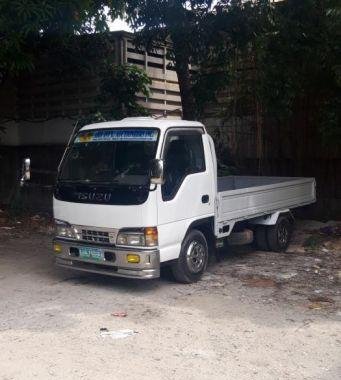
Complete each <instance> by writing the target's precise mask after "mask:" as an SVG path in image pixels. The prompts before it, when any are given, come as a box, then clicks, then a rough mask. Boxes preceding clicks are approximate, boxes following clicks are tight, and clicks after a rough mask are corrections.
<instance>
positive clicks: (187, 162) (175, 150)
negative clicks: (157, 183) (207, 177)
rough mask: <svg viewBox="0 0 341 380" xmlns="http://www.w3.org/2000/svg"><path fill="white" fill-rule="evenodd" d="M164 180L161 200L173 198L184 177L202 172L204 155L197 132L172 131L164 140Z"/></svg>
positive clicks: (200, 136) (199, 134) (203, 169)
mask: <svg viewBox="0 0 341 380" xmlns="http://www.w3.org/2000/svg"><path fill="white" fill-rule="evenodd" d="M163 158H164V162H165V169H164V179H165V183H164V184H163V185H162V187H161V192H162V199H163V200H164V201H168V200H171V199H173V198H174V197H175V195H176V193H177V192H178V190H179V188H180V186H181V184H182V182H183V181H184V179H185V178H186V176H188V175H190V174H194V173H199V172H204V171H205V170H206V167H205V155H204V148H203V143H202V135H201V133H200V132H199V131H174V132H170V133H168V135H167V138H166V145H165V150H164V157H163Z"/></svg>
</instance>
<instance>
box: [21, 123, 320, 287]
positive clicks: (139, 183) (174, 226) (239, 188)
mask: <svg viewBox="0 0 341 380" xmlns="http://www.w3.org/2000/svg"><path fill="white" fill-rule="evenodd" d="M71 140H72V141H71V142H70V143H69V145H68V147H67V149H66V151H65V154H64V156H63V159H62V161H61V164H60V167H59V171H58V178H57V183H56V186H55V191H54V198H53V212H54V218H55V223H56V236H55V238H54V242H53V248H54V253H55V256H56V264H57V265H59V266H62V267H65V268H70V269H76V270H79V271H86V272H95V273H100V274H105V275H111V276H120V277H130V278H140V279H151V278H157V277H159V276H160V266H162V265H170V266H171V269H172V272H173V274H174V277H175V279H176V280H177V281H179V282H183V283H191V282H194V281H197V280H199V279H200V277H201V276H202V274H203V273H204V271H205V269H206V267H207V263H208V258H209V255H210V254H212V253H213V252H214V250H215V248H216V246H217V245H219V244H221V242H222V241H223V240H224V239H227V240H230V243H233V242H234V243H240V242H245V243H250V242H251V241H252V240H253V239H255V242H256V244H257V245H258V247H259V248H260V249H262V250H274V251H282V250H285V249H286V248H287V246H288V243H289V239H290V235H291V231H292V216H291V213H290V210H291V209H292V208H294V207H299V206H303V205H307V204H309V203H312V202H314V201H315V180H314V179H313V178H281V177H250V176H227V177H221V178H218V177H217V160H216V154H215V149H214V143H213V140H212V138H211V137H210V136H209V135H208V134H207V132H206V130H205V127H204V125H203V124H201V123H199V122H194V121H184V120H170V119H159V120H156V119H153V118H144V117H143V118H142V117H138V118H126V119H123V120H121V121H114V122H104V123H97V124H91V125H87V126H84V127H83V128H81V129H80V130H79V131H78V132H77V133H76V134H75V135H74V136H73V138H72V139H71ZM26 163H27V162H26ZM25 170H26V176H27V178H28V177H29V168H27V166H26V169H25ZM24 179H25V173H24ZM236 237H237V238H236ZM241 237H242V238H243V239H241Z"/></svg>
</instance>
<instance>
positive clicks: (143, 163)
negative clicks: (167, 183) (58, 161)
mask: <svg viewBox="0 0 341 380" xmlns="http://www.w3.org/2000/svg"><path fill="white" fill-rule="evenodd" d="M157 138H158V131H157V130H156V129H147V128H144V129H142V128H138V129H137V128H134V129H127V128H125V129H105V130H95V131H82V132H80V133H79V134H78V135H77V136H76V138H75V140H74V144H73V145H72V147H71V148H70V149H69V151H68V152H67V155H66V158H65V160H64V163H63V165H62V168H61V172H60V175H59V181H64V182H77V183H106V184H117V185H131V186H146V185H148V184H149V169H150V162H151V160H152V159H153V158H155V153H156V147H157Z"/></svg>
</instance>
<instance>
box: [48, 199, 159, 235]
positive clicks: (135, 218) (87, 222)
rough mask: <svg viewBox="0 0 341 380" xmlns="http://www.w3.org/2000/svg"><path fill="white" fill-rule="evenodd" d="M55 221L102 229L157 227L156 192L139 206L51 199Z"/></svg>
mask: <svg viewBox="0 0 341 380" xmlns="http://www.w3.org/2000/svg"><path fill="white" fill-rule="evenodd" d="M53 214H54V217H55V219H59V220H63V221H65V222H68V223H70V224H76V225H80V226H92V227H102V228H126V227H128V228H129V227H148V226H156V225H157V208H156V192H155V191H151V192H150V193H149V196H148V199H147V201H146V202H145V203H143V204H141V205H132V206H131V205H129V206H126V205H102V204H87V203H74V202H65V201H60V200H58V199H56V198H53Z"/></svg>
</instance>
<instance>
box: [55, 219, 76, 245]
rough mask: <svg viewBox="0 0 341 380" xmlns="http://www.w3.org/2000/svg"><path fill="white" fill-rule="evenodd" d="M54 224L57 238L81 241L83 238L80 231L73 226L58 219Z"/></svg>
mask: <svg viewBox="0 0 341 380" xmlns="http://www.w3.org/2000/svg"><path fill="white" fill-rule="evenodd" d="M54 223H55V234H56V236H57V237H61V238H67V239H77V240H80V238H81V237H80V234H79V232H78V230H77V229H76V228H75V227H73V226H71V224H69V223H67V222H64V221H63V220H58V219H55V220H54Z"/></svg>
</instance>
